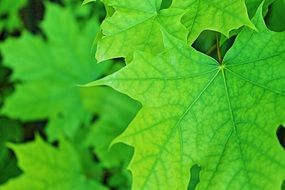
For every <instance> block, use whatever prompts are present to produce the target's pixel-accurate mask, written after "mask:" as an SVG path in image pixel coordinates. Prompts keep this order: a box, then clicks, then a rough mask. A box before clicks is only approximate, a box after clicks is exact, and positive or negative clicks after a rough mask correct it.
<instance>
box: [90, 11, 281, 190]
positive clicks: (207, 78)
mask: <svg viewBox="0 0 285 190" xmlns="http://www.w3.org/2000/svg"><path fill="white" fill-rule="evenodd" d="M253 23H254V24H255V25H256V27H257V29H258V32H257V31H255V30H251V29H248V28H244V29H243V30H242V31H241V33H240V34H239V35H238V37H237V39H236V41H235V43H234V45H233V47H232V48H231V49H230V50H229V51H228V52H227V54H226V55H225V58H224V60H223V62H222V63H221V64H219V63H218V62H217V61H216V60H214V59H212V58H210V57H208V56H206V55H204V54H201V53H199V52H197V51H196V50H194V49H193V48H191V47H189V46H188V45H187V44H185V43H184V42H181V41H178V40H177V39H175V38H173V37H172V36H170V35H168V34H167V33H165V36H164V40H165V44H166V45H167V48H168V51H166V52H165V53H164V54H162V55H158V56H153V55H152V54H149V53H142V52H137V53H136V54H135V56H134V60H133V62H132V63H130V64H129V65H127V66H126V67H125V68H123V69H122V70H120V71H119V72H117V73H115V74H113V75H110V76H108V77H106V78H104V79H101V80H99V81H95V82H94V83H91V84H89V85H91V86H92V85H100V84H104V85H109V86H112V87H113V88H115V89H117V90H119V91H121V92H123V93H126V94H127V95H129V96H130V97H132V98H134V99H136V100H139V101H140V102H141V103H142V105H143V107H142V109H141V110H140V111H139V113H138V115H137V116H136V118H135V119H134V120H133V122H132V123H131V124H130V126H129V127H128V129H127V130H126V131H125V132H124V133H123V134H122V135H121V136H120V137H119V139H118V142H125V143H127V144H129V145H131V146H133V147H134V148H135V153H134V157H133V160H132V162H131V164H130V166H129V167H130V169H131V171H132V174H133V189H134V190H137V189H138V190H148V189H152V190H158V189H179V190H184V189H187V185H188V181H189V179H190V172H189V171H190V168H191V167H192V166H193V165H196V164H197V165H199V166H200V167H201V171H200V183H199V184H198V186H197V189H198V190H208V189H209V190H210V189H211V190H217V189H219V190H228V189H244V190H253V189H254V190H272V189H279V188H280V187H281V184H282V181H283V180H284V176H285V152H284V149H283V148H282V147H281V146H280V144H279V142H278V139H277V137H276V129H277V127H278V126H279V125H280V124H282V123H284V118H285V113H284V106H285V97H284V96H285V72H284V68H285V62H284V60H285V53H284V52H285V33H284V32H283V33H276V32H272V31H269V30H268V29H267V28H266V26H265V24H264V21H263V18H262V10H261V9H259V11H258V14H257V15H256V16H255V17H254V19H253Z"/></svg>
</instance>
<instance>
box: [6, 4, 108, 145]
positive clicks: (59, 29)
mask: <svg viewBox="0 0 285 190" xmlns="http://www.w3.org/2000/svg"><path fill="white" fill-rule="evenodd" d="M55 18H56V19H55ZM94 25H96V26H97V28H96V27H94ZM98 28H99V24H98V22H96V19H94V22H89V24H88V25H86V26H85V27H82V29H81V31H80V29H79V26H78V23H77V22H76V21H75V19H74V18H73V14H72V13H71V12H70V11H69V10H66V9H63V8H60V7H59V6H56V5H53V4H47V14H46V17H45V20H44V21H43V23H42V29H43V31H44V33H45V35H46V37H47V40H44V39H43V38H41V37H39V36H33V35H31V34H29V33H24V34H23V36H21V37H20V38H19V39H8V40H7V41H5V43H3V44H1V52H2V53H3V57H4V60H3V62H4V64H5V65H6V66H9V67H10V68H12V69H13V75H12V80H13V81H21V83H17V85H16V92H15V93H14V94H12V95H11V96H9V97H8V98H7V100H6V101H5V104H4V107H3V109H2V110H1V113H2V114H5V115H8V116H10V117H13V118H19V119H21V120H23V121H31V120H41V119H49V122H48V127H47V132H48V136H49V138H50V140H55V139H56V138H57V137H58V136H59V135H60V134H65V135H67V136H68V137H72V136H74V134H75V132H76V130H77V129H78V127H79V126H81V125H89V124H90V122H91V119H92V115H93V108H92V105H94V103H93V102H94V100H96V97H97V96H99V94H98V93H97V92H96V90H94V89H86V88H85V89H83V88H80V87H78V86H76V85H77V84H82V83H86V82H87V81H90V80H94V79H96V78H98V77H100V76H101V75H102V74H104V73H105V72H106V71H107V70H108V69H109V65H110V64H109V63H104V64H102V65H97V64H95V61H94V58H93V57H92V56H91V55H90V51H91V47H92V40H93V37H94V34H95V33H96V30H97V29H98Z"/></svg>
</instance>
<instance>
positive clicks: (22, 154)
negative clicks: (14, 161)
mask: <svg viewBox="0 0 285 190" xmlns="http://www.w3.org/2000/svg"><path fill="white" fill-rule="evenodd" d="M10 147H11V148H12V149H13V150H14V151H15V153H16V155H17V158H18V160H19V166H20V168H21V169H22V170H23V174H22V175H20V176H19V177H17V178H14V179H11V180H10V181H9V182H8V183H6V184H5V185H3V186H1V187H0V189H1V190H47V189H50V190H71V189H74V190H94V189H96V190H107V188H105V187H104V186H103V185H101V184H100V183H99V182H97V181H95V180H92V179H88V178H87V176H86V175H85V174H84V173H83V169H82V165H81V162H80V159H79V157H78V154H77V152H76V151H75V150H74V148H73V147H72V146H71V144H69V143H68V142H67V141H65V140H61V141H60V147H59V148H57V149H56V148H54V147H52V146H50V145H49V144H47V143H45V142H44V141H43V140H42V139H41V138H39V137H37V138H36V140H35V141H34V142H31V143H27V144H21V145H10Z"/></svg>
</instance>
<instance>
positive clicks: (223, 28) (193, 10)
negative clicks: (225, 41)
mask: <svg viewBox="0 0 285 190" xmlns="http://www.w3.org/2000/svg"><path fill="white" fill-rule="evenodd" d="M172 7H177V8H182V9H186V10H187V13H186V14H185V16H184V17H183V20H182V22H183V24H185V26H186V27H187V28H188V29H189V31H190V33H189V39H188V41H189V43H190V44H191V43H193V42H194V41H195V40H196V39H197V37H198V36H199V34H200V33H201V32H202V31H203V30H214V31H219V32H221V33H222V34H224V35H225V36H229V32H230V31H231V30H233V29H237V28H239V27H241V26H244V25H247V26H250V27H254V26H253V25H252V23H251V22H250V20H249V18H248V15H247V9H246V6H245V1H244V0H227V1H224V0H214V1H211V0H198V1H197V0H173V3H172Z"/></svg>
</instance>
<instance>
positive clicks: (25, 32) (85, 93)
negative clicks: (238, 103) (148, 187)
mask: <svg viewBox="0 0 285 190" xmlns="http://www.w3.org/2000/svg"><path fill="white" fill-rule="evenodd" d="M268 2H270V3H268V4H269V9H268V12H266V13H265V20H266V23H267V25H268V27H269V28H270V29H272V30H274V31H284V30H285V5H284V1H283V0H276V1H272V0H270V1H268ZM163 3H165V4H166V5H168V4H170V3H171V0H165V1H163ZM81 4H82V0H0V190H18V189H19V190H20V189H21V190H34V189H35V190H41V189H45V190H46V189H53V190H54V189H55V190H65V189H66V190H71V189H74V190H81V189H82V190H89V189H93V190H101V189H103V190H107V189H110V190H128V189H130V187H131V182H132V180H131V174H130V172H129V171H128V170H127V165H128V163H129V162H130V160H131V157H132V153H133V149H132V148H131V147H129V146H127V145H124V144H120V143H119V144H115V145H114V146H112V147H111V146H110V145H111V143H112V142H113V140H114V139H115V138H116V137H117V136H118V135H119V134H121V133H122V131H124V129H125V128H126V127H127V126H128V124H129V123H130V122H131V120H132V119H133V117H134V116H135V114H136V113H137V111H138V110H139V109H140V107H141V105H140V104H139V103H138V102H136V101H134V100H132V99H131V98H129V97H127V96H125V95H122V94H120V93H118V92H116V91H114V90H112V89H110V88H108V87H93V88H82V87H79V86H78V85H80V84H85V83H87V82H90V81H93V80H96V79H98V78H101V77H104V76H106V75H108V74H110V73H113V72H115V71H117V70H119V69H120V68H122V67H123V66H124V60H123V59H115V60H110V61H107V62H102V63H96V60H95V51H96V39H99V38H100V37H101V36H102V35H101V32H100V23H101V22H102V21H103V20H104V18H105V14H106V13H105V8H104V6H103V4H102V3H100V2H99V1H98V2H96V3H89V4H87V5H84V6H82V5H81ZM217 36H218V37H217ZM234 39H235V31H234V32H233V34H232V37H231V38H230V39H229V40H227V39H225V38H224V37H222V36H220V35H219V34H218V33H216V32H212V31H205V32H203V33H202V34H201V35H200V37H199V38H198V39H197V40H196V42H195V43H194V44H193V47H194V48H196V49H198V50H199V51H201V52H204V53H206V54H208V55H210V56H212V57H214V58H216V59H217V54H216V44H217V40H218V41H219V43H220V42H221V43H222V53H223V54H225V52H226V51H227V50H228V49H229V48H230V47H231V45H232V43H233V42H234ZM277 134H278V137H279V140H280V142H281V144H282V143H283V144H284V139H285V136H284V128H283V127H282V126H281V127H280V128H279V130H278V132H277ZM199 170H200V168H199V167H198V166H195V167H193V168H192V169H191V172H192V174H193V175H192V178H191V182H190V184H189V189H195V186H196V184H197V183H198V181H199V177H198V173H199Z"/></svg>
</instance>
